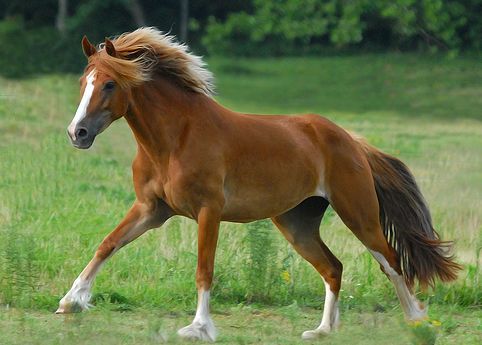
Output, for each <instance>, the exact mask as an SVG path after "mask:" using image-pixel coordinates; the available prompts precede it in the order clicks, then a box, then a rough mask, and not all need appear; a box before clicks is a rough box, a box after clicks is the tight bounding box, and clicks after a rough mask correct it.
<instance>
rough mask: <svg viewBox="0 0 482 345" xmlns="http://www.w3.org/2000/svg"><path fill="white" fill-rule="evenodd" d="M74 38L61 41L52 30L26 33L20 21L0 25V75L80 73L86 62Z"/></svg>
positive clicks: (21, 75)
mask: <svg viewBox="0 0 482 345" xmlns="http://www.w3.org/2000/svg"><path fill="white" fill-rule="evenodd" d="M74 37H75V36H74ZM76 38H77V39H75V38H72V37H68V38H67V37H63V36H62V35H60V33H59V32H57V31H56V30H55V29H54V28H51V27H40V28H34V29H28V28H27V27H26V25H25V23H24V21H23V20H21V19H20V18H11V19H8V20H3V21H0V42H1V44H2V49H1V50H0V75H3V76H5V77H25V76H30V75H38V74H43V73H52V72H79V71H81V70H82V64H83V63H84V61H85V59H84V58H83V54H82V50H81V49H80V44H79V42H80V37H76Z"/></svg>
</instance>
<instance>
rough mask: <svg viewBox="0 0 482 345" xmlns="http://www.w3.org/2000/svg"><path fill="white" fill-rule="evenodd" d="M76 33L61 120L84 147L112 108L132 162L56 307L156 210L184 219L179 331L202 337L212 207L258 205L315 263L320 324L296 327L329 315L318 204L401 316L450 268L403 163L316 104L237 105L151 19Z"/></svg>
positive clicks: (451, 273) (329, 276) (332, 321)
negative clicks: (183, 312)
mask: <svg viewBox="0 0 482 345" xmlns="http://www.w3.org/2000/svg"><path fill="white" fill-rule="evenodd" d="M82 47H83V51H84V53H85V55H86V56H87V58H88V65H87V67H86V68H85V72H84V75H83V76H82V78H81V94H82V98H81V101H80V105H79V107H78V109H77V112H76V113H75V117H74V119H73V120H72V123H71V124H70V125H69V127H68V134H69V136H70V139H71V142H72V144H73V145H74V146H75V147H77V148H81V149H87V148H89V147H90V146H91V145H92V143H93V141H94V139H95V137H96V136H97V135H98V134H100V133H101V132H102V131H103V130H105V129H106V128H107V127H108V126H109V125H110V124H111V123H112V122H113V121H115V120H117V119H119V118H120V117H124V118H125V119H126V120H127V123H128V124H129V126H130V128H131V129H132V132H133V133H134V136H135V139H136V141H137V145H138V150H137V155H136V157H135V159H134V162H133V165H132V170H133V180H134V189H135V193H136V201H135V202H134V205H133V206H132V208H131V209H130V211H129V212H128V213H127V215H126V216H125V218H124V220H123V221H122V222H121V223H120V224H119V225H118V226H117V227H116V228H115V229H114V230H113V231H112V232H111V233H110V234H109V235H108V236H107V237H106V238H105V239H104V240H103V242H102V243H101V244H100V246H99V248H98V249H97V251H96V252H95V255H94V256H93V258H92V260H91V261H90V262H89V264H88V265H87V266H86V267H85V269H84V270H83V271H82V273H80V275H79V277H78V278H77V279H76V280H75V282H74V284H73V286H72V288H71V289H70V291H69V292H68V293H67V294H66V295H65V297H64V298H62V300H61V301H60V306H59V309H58V310H57V312H58V313H69V312H73V311H76V310H82V309H86V308H88V307H89V299H90V296H91V294H90V290H91V286H92V283H93V280H94V278H95V276H96V274H97V272H98V271H99V269H100V267H101V266H102V264H103V263H104V262H105V261H106V260H107V259H108V258H110V257H111V256H112V255H113V254H114V253H115V252H117V251H118V250H119V249H120V248H122V247H123V246H125V245H126V244H128V243H129V242H131V241H133V240H135V239H136V238H137V237H139V236H141V235H142V234H143V233H144V232H146V231H147V230H149V229H152V228H157V227H160V226H161V225H162V224H163V223H164V222H165V221H166V220H167V219H168V218H170V217H172V216H174V215H182V216H185V217H189V218H191V219H194V220H196V221H197V223H198V227H199V228H198V264H197V272H196V287H197V290H198V306H197V311H196V315H195V317H194V320H193V322H192V323H191V324H190V325H188V326H186V327H184V328H182V329H180V330H179V331H178V334H179V335H180V336H182V337H186V338H196V339H202V340H209V341H214V340H215V337H216V330H215V327H214V324H213V321H212V319H211V317H210V315H209V298H210V288H211V282H212V279H213V271H214V256H215V251H216V243H217V240H218V232H219V223H220V222H221V221H231V222H251V221H254V220H257V219H263V218H271V219H272V220H273V222H274V224H275V225H276V226H277V227H278V228H279V230H280V231H281V233H282V234H283V235H284V237H286V239H287V240H288V241H289V242H290V243H291V244H292V245H293V247H294V248H295V249H296V251H297V252H298V253H299V254H300V255H301V256H302V257H303V258H305V259H306V260H307V261H308V262H310V263H311V264H312V265H313V267H314V268H315V269H316V270H317V271H318V272H319V274H320V275H321V276H322V278H323V281H324V283H325V288H326V294H325V303H324V311H323V317H322V320H321V323H320V325H319V326H318V327H317V328H316V329H314V330H309V331H306V332H304V333H303V335H302V337H303V338H304V339H310V338H314V337H317V336H319V335H322V334H327V333H329V332H331V331H332V330H333V329H335V328H336V327H337V325H338V323H339V311H338V294H339V291H340V284H341V275H342V264H341V262H340V261H339V260H338V259H337V258H336V257H335V255H333V254H332V252H331V251H330V250H329V249H328V247H327V246H326V245H325V244H324V243H323V241H322V240H321V238H320V235H319V226H320V222H321V219H322V217H323V214H324V212H325V210H326V208H327V207H328V205H331V206H332V207H333V209H334V210H335V211H336V213H337V214H338V215H339V216H340V218H341V219H342V220H343V222H344V223H345V224H346V226H347V227H348V228H350V230H351V231H352V232H353V233H354V234H355V236H356V237H357V238H358V239H359V240H360V241H361V242H362V243H363V244H364V245H365V246H366V247H367V248H368V250H369V251H370V252H371V253H372V254H373V256H374V258H375V259H376V260H377V261H378V262H379V263H380V267H381V269H382V271H383V272H384V273H385V274H386V275H387V276H388V278H389V279H390V281H391V282H392V283H393V285H394V287H395V290H396V293H397V295H398V297H399V299H400V303H401V306H402V309H403V311H404V313H405V316H406V318H407V319H408V320H420V319H424V318H425V317H426V308H425V307H424V305H423V304H422V303H420V302H419V301H418V300H417V299H416V298H415V296H414V295H413V293H412V288H413V284H414V281H415V279H416V280H418V281H419V283H420V284H421V285H422V286H426V285H432V284H433V282H434V279H435V278H437V277H438V278H440V279H441V280H442V281H451V280H454V279H456V272H457V270H458V269H459V268H460V266H459V265H458V264H456V263H455V262H454V261H453V258H452V256H450V255H449V254H448V253H447V250H446V249H447V247H448V245H449V243H447V242H442V241H441V240H440V239H439V237H438V235H437V233H436V232H435V230H434V229H433V227H432V221H431V217H430V213H429V210H428V208H427V205H426V203H425V200H424V198H423V196H422V195H421V193H420V190H419V189H418V187H417V185H416V183H415V180H414V178H413V176H412V174H411V173H410V171H409V170H408V168H407V167H406V166H405V165H404V164H403V163H402V162H401V161H399V160H398V159H396V158H394V157H392V156H389V155H387V154H385V153H382V152H380V151H378V150H377V149H375V148H374V147H372V146H370V145H368V144H367V143H366V142H364V141H363V140H361V139H360V138H357V137H355V136H353V135H350V134H349V133H348V132H346V131H345V130H343V129H342V128H340V127H338V126H337V125H335V124H334V123H332V122H330V121H329V120H327V119H325V118H323V117H321V116H318V115H312V114H310V115H303V116H282V115H272V116H263V115H248V114H240V113H236V112H233V111H231V110H228V109H226V108H224V107H222V106H221V105H220V104H218V103H217V102H216V101H215V100H214V99H213V98H212V93H213V83H212V75H211V73H210V72H209V71H208V70H207V69H206V68H205V65H204V63H203V61H202V60H201V58H200V57H198V56H195V55H193V54H191V53H190V52H189V51H188V49H187V47H186V46H185V45H181V44H178V43H176V42H175V40H174V38H173V37H172V36H168V35H166V34H163V33H161V32H160V31H158V30H156V29H154V28H141V29H138V30H136V31H133V32H131V33H125V34H123V35H120V36H119V37H117V38H115V39H113V40H109V39H106V40H105V42H104V43H103V44H101V45H100V46H99V47H97V48H96V47H94V46H93V45H92V44H91V43H90V42H89V41H88V40H87V38H86V37H84V38H83V40H82Z"/></svg>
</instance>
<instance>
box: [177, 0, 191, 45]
mask: <svg viewBox="0 0 482 345" xmlns="http://www.w3.org/2000/svg"><path fill="white" fill-rule="evenodd" d="M188 18H189V0H181V25H180V26H181V27H180V30H179V31H180V32H179V33H180V39H181V41H183V42H186V41H187V25H188V23H187V21H188Z"/></svg>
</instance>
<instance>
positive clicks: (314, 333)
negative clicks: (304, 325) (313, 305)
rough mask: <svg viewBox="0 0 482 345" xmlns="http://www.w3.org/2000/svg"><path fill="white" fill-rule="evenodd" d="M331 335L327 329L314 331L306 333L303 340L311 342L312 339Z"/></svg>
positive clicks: (302, 336) (302, 337)
mask: <svg viewBox="0 0 482 345" xmlns="http://www.w3.org/2000/svg"><path fill="white" fill-rule="evenodd" d="M328 334H330V331H329V330H326V329H314V330H311V331H304V332H303V334H302V335H301V339H303V340H311V339H316V338H319V337H324V336H327V335H328Z"/></svg>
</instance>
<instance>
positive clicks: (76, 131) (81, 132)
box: [67, 126, 97, 149]
mask: <svg viewBox="0 0 482 345" xmlns="http://www.w3.org/2000/svg"><path fill="white" fill-rule="evenodd" d="M93 132H97V131H89V129H88V128H87V127H82V126H76V127H75V128H71V126H69V128H68V129H67V134H68V135H69V138H70V142H71V143H72V145H73V146H74V147H75V148H78V149H88V148H89V147H91V146H92V143H93V142H94V139H95V136H96V134H97V133H93Z"/></svg>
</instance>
